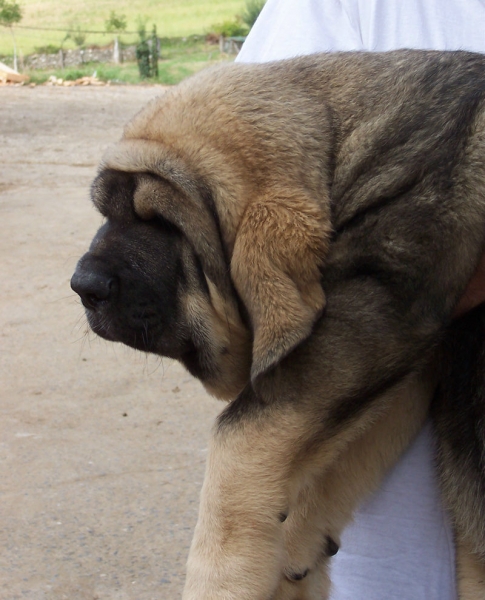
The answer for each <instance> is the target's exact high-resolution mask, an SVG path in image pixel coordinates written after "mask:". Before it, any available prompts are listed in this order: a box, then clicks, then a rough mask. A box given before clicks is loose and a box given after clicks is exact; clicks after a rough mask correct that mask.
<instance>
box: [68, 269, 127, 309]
mask: <svg viewBox="0 0 485 600" xmlns="http://www.w3.org/2000/svg"><path fill="white" fill-rule="evenodd" d="M71 288H72V289H73V290H74V291H75V292H76V294H79V296H80V298H81V302H82V303H83V304H84V306H85V307H86V308H89V309H91V310H96V308H97V307H98V306H99V304H100V303H101V302H106V301H108V300H110V299H111V298H112V296H113V293H114V290H115V288H116V279H115V278H114V277H111V276H109V275H106V274H104V273H99V272H96V271H90V270H84V269H80V268H79V267H78V268H77V269H76V272H75V273H74V275H73V276H72V278H71Z"/></svg>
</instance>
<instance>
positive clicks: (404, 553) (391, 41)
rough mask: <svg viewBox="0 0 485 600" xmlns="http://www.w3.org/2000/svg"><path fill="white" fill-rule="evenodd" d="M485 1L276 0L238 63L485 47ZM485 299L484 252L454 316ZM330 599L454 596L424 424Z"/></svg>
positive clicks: (338, 571)
mask: <svg viewBox="0 0 485 600" xmlns="http://www.w3.org/2000/svg"><path fill="white" fill-rule="evenodd" d="M484 31H485V2H484V0H447V1H446V2H441V1H440V0H406V2H402V0H268V1H267V2H266V5H265V7H264V8H263V10H262V12H261V15H260V17H259V19H258V20H257V21H256V23H255V25H254V27H253V28H252V30H251V32H250V34H249V36H248V38H247V40H246V42H245V44H244V45H243V48H242V50H241V52H240V54H239V55H238V58H237V60H238V61H241V62H266V61H271V60H279V59H284V58H290V57H293V56H297V55H303V54H310V53H313V52H330V51H355V50H358V51H387V50H393V49H397V48H421V49H436V50H457V49H461V50H471V51H475V52H485V36H484ZM483 301H485V257H484V258H483V259H482V261H481V263H480V266H479V268H478V270H477V273H476V275H475V277H474V278H473V280H472V281H471V282H470V284H469V286H468V289H467V290H466V292H465V294H464V296H463V298H462V300H461V302H460V303H459V305H458V307H457V310H456V315H457V316H458V315H460V314H463V313H465V312H467V311H468V310H470V309H472V308H473V307H475V306H477V305H478V304H480V303H482V302H483ZM332 582H333V592H332V596H331V598H332V600H390V599H396V600H455V599H456V582H455V563H454V550H453V534H452V528H451V524H450V523H449V520H448V516H447V514H446V512H445V510H444V508H443V506H442V503H441V498H440V494H439V490H438V483H437V479H436V474H435V468H434V442H433V434H432V430H431V427H430V424H429V423H428V424H426V425H425V427H424V428H423V430H422V431H421V433H420V434H419V435H418V437H417V439H416V440H415V441H414V443H413V444H412V446H411V447H410V448H409V449H408V451H407V452H406V454H405V455H404V456H403V457H402V458H401V459H400V461H399V462H398V463H397V464H396V465H395V467H394V468H393V470H392V471H391V472H390V473H389V474H388V476H387V477H386V479H385V481H384V482H383V483H382V485H381V488H380V490H379V491H378V493H376V494H375V495H374V496H373V497H372V498H370V499H369V500H368V501H367V502H366V503H365V504H364V505H363V506H362V507H361V508H360V509H359V510H358V512H357V514H356V515H355V521H354V523H353V525H351V526H350V527H349V528H348V529H347V530H346V531H345V532H344V535H343V538H342V547H341V550H340V552H339V553H338V554H337V556H336V557H334V559H333V565H332Z"/></svg>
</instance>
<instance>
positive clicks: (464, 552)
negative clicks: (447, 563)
mask: <svg viewBox="0 0 485 600" xmlns="http://www.w3.org/2000/svg"><path fill="white" fill-rule="evenodd" d="M456 571H457V573H456V574H457V579H458V594H459V597H460V600H485V564H484V562H483V559H481V558H480V557H479V556H477V555H476V554H475V553H474V552H472V551H471V549H470V546H469V545H468V544H467V543H466V542H458V544H457V546H456Z"/></svg>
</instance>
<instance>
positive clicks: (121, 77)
mask: <svg viewBox="0 0 485 600" xmlns="http://www.w3.org/2000/svg"><path fill="white" fill-rule="evenodd" d="M161 47H162V57H163V60H159V62H158V71H159V72H158V76H157V77H156V78H151V79H149V80H147V81H148V82H152V83H162V84H164V85H173V84H176V83H179V81H182V79H185V78H186V77H188V76H189V75H192V74H194V73H196V72H197V71H200V70H202V69H203V68H205V67H207V66H209V65H212V64H216V63H218V62H221V61H222V60H228V57H227V56H221V54H220V52H219V47H218V46H214V45H211V44H207V43H206V42H205V41H204V40H203V39H201V38H197V37H196V36H194V37H190V38H187V39H175V40H173V39H171V40H168V39H162V40H161ZM26 73H27V74H28V75H30V78H31V81H33V82H34V83H44V82H45V81H47V80H48V79H49V77H50V76H51V75H55V76H56V77H58V78H60V79H67V80H74V79H79V78H80V77H84V76H91V75H93V74H94V73H96V76H97V77H98V78H99V79H101V80H102V81H113V82H123V83H139V82H140V75H139V72H138V66H137V64H136V63H135V62H132V63H126V64H120V65H115V64H111V63H87V64H85V65H82V66H78V67H71V68H65V69H52V70H48V71H26Z"/></svg>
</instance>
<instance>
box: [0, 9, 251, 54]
mask: <svg viewBox="0 0 485 600" xmlns="http://www.w3.org/2000/svg"><path fill="white" fill-rule="evenodd" d="M5 1H6V0H5ZM18 4H19V5H20V8H21V10H22V22H21V23H20V24H18V25H16V27H15V33H16V41H17V47H18V50H19V53H21V54H22V55H23V56H26V55H28V54H31V53H33V52H35V49H36V47H40V46H48V45H51V46H56V47H58V48H60V47H61V45H62V44H63V47H64V48H69V47H70V48H73V47H75V42H74V41H73V39H72V38H70V39H68V40H67V41H65V42H64V38H65V36H66V33H68V30H69V29H70V28H71V27H70V25H71V24H72V23H76V24H77V23H82V29H83V30H86V31H99V32H101V33H97V34H91V33H88V34H87V35H86V39H85V40H84V42H83V43H84V44H85V45H87V46H89V45H99V46H105V45H107V44H109V43H111V42H112V40H113V33H114V32H115V30H114V29H112V30H111V31H110V32H108V31H107V30H106V29H107V27H106V25H107V22H109V21H114V20H116V19H120V20H122V22H124V23H126V29H125V30H124V31H125V32H124V33H123V32H121V33H119V35H120V41H121V42H123V43H130V44H134V43H136V42H137V39H138V35H137V30H138V22H139V19H140V18H142V19H143V20H144V22H145V23H146V25H147V28H149V30H151V28H152V25H153V24H155V25H156V26H157V31H158V35H159V36H161V37H162V38H167V37H183V36H190V35H194V34H199V35H203V34H206V33H209V32H210V31H211V29H212V25H213V24H214V23H221V22H223V21H226V20H234V18H235V15H239V14H242V13H243V11H244V9H245V6H246V1H245V0H104V1H103V2H102V3H100V2H99V0H84V2H64V3H61V2H59V0H42V2H39V0H18ZM113 15H114V19H113ZM118 24H119V23H118ZM27 27H29V28H30V27H35V28H38V29H26V28H27ZM40 28H47V29H59V31H45V30H43V29H40ZM74 29H76V28H75V27H74ZM76 33H77V32H76V31H73V32H72V34H74V35H75V34H76ZM0 55H3V56H5V55H12V39H11V36H10V32H9V30H8V28H6V27H0Z"/></svg>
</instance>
